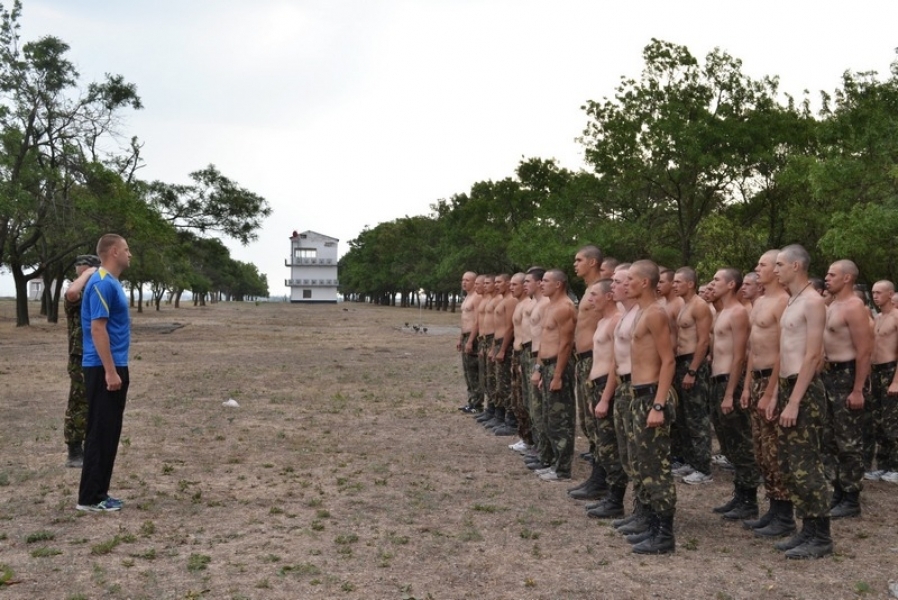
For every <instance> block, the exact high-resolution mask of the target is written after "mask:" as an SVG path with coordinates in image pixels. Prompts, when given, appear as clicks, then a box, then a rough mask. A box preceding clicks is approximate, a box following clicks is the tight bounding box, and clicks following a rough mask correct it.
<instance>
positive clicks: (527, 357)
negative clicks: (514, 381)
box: [521, 346, 548, 464]
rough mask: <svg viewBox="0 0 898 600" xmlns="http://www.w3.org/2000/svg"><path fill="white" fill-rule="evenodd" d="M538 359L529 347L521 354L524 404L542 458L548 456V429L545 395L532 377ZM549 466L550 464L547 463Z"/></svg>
mask: <svg viewBox="0 0 898 600" xmlns="http://www.w3.org/2000/svg"><path fill="white" fill-rule="evenodd" d="M535 364H536V358H535V357H534V356H533V352H532V350H531V349H530V347H529V346H525V347H524V351H523V352H522V353H521V379H522V380H523V383H524V402H525V403H526V405H527V412H528V413H529V414H530V434H531V435H532V436H533V446H534V449H535V450H536V452H537V454H538V455H539V457H540V458H543V457H545V456H547V454H546V453H547V452H548V449H547V448H546V427H545V422H544V419H543V393H542V389H541V388H538V387H536V386H535V385H533V381H532V380H531V375H532V374H533V365H535ZM546 464H548V463H546Z"/></svg>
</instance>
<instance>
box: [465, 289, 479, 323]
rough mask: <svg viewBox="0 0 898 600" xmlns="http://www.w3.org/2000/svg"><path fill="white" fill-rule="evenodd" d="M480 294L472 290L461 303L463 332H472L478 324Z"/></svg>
mask: <svg viewBox="0 0 898 600" xmlns="http://www.w3.org/2000/svg"><path fill="white" fill-rule="evenodd" d="M479 302H480V294H478V293H476V292H471V293H470V294H468V295H467V296H465V299H464V300H463V301H462V303H461V332H462V333H471V331H473V330H474V327H475V326H476V325H477V306H478V304H479Z"/></svg>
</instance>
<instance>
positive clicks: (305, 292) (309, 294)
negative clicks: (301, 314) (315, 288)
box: [302, 290, 312, 300]
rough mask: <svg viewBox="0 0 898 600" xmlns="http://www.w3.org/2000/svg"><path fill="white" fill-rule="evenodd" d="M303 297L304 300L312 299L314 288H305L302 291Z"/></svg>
mask: <svg viewBox="0 0 898 600" xmlns="http://www.w3.org/2000/svg"><path fill="white" fill-rule="evenodd" d="M302 299H303V300H311V299H312V290H303V291H302Z"/></svg>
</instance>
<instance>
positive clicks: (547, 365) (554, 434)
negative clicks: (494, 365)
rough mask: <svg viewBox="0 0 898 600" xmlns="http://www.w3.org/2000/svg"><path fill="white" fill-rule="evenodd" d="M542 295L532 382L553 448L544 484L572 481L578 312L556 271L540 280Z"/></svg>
mask: <svg viewBox="0 0 898 600" xmlns="http://www.w3.org/2000/svg"><path fill="white" fill-rule="evenodd" d="M542 292H543V296H545V297H546V298H548V304H546V305H545V308H544V309H543V310H544V314H543V316H542V333H541V337H540V342H539V354H538V355H537V356H538V362H537V368H536V370H535V373H534V375H535V376H536V381H535V383H536V384H537V385H538V386H541V387H542V389H543V397H544V398H545V403H544V407H545V410H546V417H545V419H546V437H547V438H548V442H549V445H550V446H551V448H552V459H553V462H551V463H550V464H549V467H547V468H546V469H544V470H543V471H544V472H540V470H537V471H536V473H538V474H539V477H540V479H542V480H543V481H559V480H561V479H570V478H571V462H572V461H573V458H574V430H575V427H576V423H575V421H576V419H577V408H576V406H575V401H574V366H573V364H571V361H570V357H571V351H572V350H573V347H574V328H575V326H576V322H577V312H576V311H575V310H574V305H573V303H572V302H571V300H570V298H568V296H567V276H566V275H565V274H564V272H562V271H560V270H558V269H552V270H550V271H547V272H546V274H545V275H543V281H542Z"/></svg>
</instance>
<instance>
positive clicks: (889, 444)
mask: <svg viewBox="0 0 898 600" xmlns="http://www.w3.org/2000/svg"><path fill="white" fill-rule="evenodd" d="M894 295H895V284H893V283H892V282H891V281H877V282H876V283H874V284H873V304H875V305H876V307H877V308H878V309H879V311H880V314H879V316H878V317H877V318H876V324H875V326H874V336H875V337H874V342H873V365H872V367H871V370H872V373H871V374H870V380H871V382H872V393H871V394H870V396H871V397H870V400H871V402H870V404H871V405H872V406H871V407H870V410H869V412H870V413H872V414H871V416H872V419H871V421H872V427H871V431H870V432H869V433H870V443H869V444H868V445H869V446H870V448H869V450H868V456H869V459H868V460H869V463H870V464H871V465H872V463H873V456H874V454H876V455H877V465H876V466H877V468H878V472H877V471H874V472H873V473H872V475H871V476H870V477H868V478H870V479H881V480H883V481H888V482H889V483H898V370H896V368H895V366H896V364H898V362H896V361H898V310H896V308H895V305H894V304H893V303H892V301H891V300H892V298H893V297H894ZM877 444H879V452H878V453H876V452H874V449H875V447H876V445H877Z"/></svg>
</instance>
